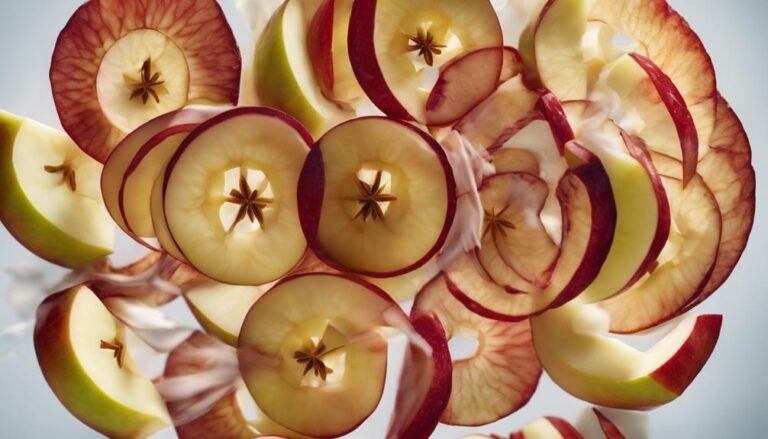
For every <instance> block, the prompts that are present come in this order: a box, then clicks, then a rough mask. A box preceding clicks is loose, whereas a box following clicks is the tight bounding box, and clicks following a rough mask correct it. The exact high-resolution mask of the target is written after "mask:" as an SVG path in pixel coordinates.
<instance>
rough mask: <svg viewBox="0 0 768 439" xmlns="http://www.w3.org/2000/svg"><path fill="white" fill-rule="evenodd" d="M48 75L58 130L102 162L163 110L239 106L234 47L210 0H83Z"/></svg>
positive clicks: (237, 60) (237, 61)
mask: <svg viewBox="0 0 768 439" xmlns="http://www.w3.org/2000/svg"><path fill="white" fill-rule="evenodd" d="M200 35H205V38H200ZM50 77H51V86H52V88H53V98H54V101H55V103H56V109H57V110H58V113H59V118H60V119H61V124H62V125H63V126H64V130H65V131H67V133H68V134H69V135H70V136H72V139H73V140H74V141H75V142H76V143H77V144H78V145H79V146H80V148H82V149H83V150H84V151H85V152H86V153H88V154H89V155H90V156H92V157H93V158H95V159H96V160H98V161H100V162H102V163H103V162H105V161H106V160H107V158H108V157H109V154H110V152H111V151H112V149H113V148H114V147H115V145H117V143H118V142H119V141H120V140H122V138H123V137H124V136H125V135H126V134H127V133H129V132H131V131H133V130H134V129H136V128H138V127H139V126H141V125H142V124H144V123H145V122H147V121H149V120H151V119H153V118H155V117H157V116H159V115H161V114H164V113H167V112H169V111H173V110H178V109H180V108H182V107H184V106H186V105H188V104H206V103H209V104H237V99H238V92H239V83H240V51H239V49H238V48H237V43H236V42H235V37H234V35H233V34H232V30H231V29H230V27H229V24H228V23H227V20H226V18H225V17H224V13H223V12H222V10H221V7H220V6H219V4H218V2H216V1H215V0H201V1H193V0H183V1H181V2H172V3H169V2H165V1H161V0H149V1H145V2H141V3H136V4H131V5H129V6H127V7H126V6H125V5H123V4H122V3H119V2H109V1H106V0H89V1H87V2H86V3H85V4H83V5H82V6H80V8H78V9H77V11H76V12H75V13H74V15H73V16H72V17H71V18H70V20H69V22H68V23H67V25H66V27H64V29H63V30H62V31H61V33H60V34H59V38H58V41H57V42H56V48H55V50H54V52H53V59H52V60H51V72H50Z"/></svg>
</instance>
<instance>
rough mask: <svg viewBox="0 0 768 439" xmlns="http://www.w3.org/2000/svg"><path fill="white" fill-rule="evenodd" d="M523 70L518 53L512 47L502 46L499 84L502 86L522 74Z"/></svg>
mask: <svg viewBox="0 0 768 439" xmlns="http://www.w3.org/2000/svg"><path fill="white" fill-rule="evenodd" d="M523 70H524V66H523V58H522V57H521V56H520V52H518V51H517V49H515V48H514V47H510V46H504V53H503V54H502V66H501V74H500V75H499V84H503V83H505V82H507V81H509V80H510V79H512V78H514V77H515V76H517V75H519V74H521V73H523Z"/></svg>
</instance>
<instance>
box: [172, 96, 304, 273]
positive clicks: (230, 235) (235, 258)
mask: <svg viewBox="0 0 768 439" xmlns="http://www.w3.org/2000/svg"><path fill="white" fill-rule="evenodd" d="M311 140H312V139H311V137H310V135H309V134H308V133H307V132H306V130H304V128H303V127H302V126H301V125H300V124H299V123H298V122H297V121H296V120H295V119H293V118H291V117H290V116H288V115H287V114H285V113H282V112H279V111H277V110H272V109H268V108H257V107H241V108H236V109H233V110H230V111H227V112H225V113H222V114H220V115H218V116H216V117H214V118H212V119H210V120H208V121H207V122H205V123H203V124H201V125H200V126H198V127H197V128H196V129H195V130H194V131H193V132H192V133H191V134H190V135H189V136H188V137H187V138H186V139H185V140H184V142H183V143H182V145H181V146H180V147H179V149H178V150H177V151H176V153H175V155H174V156H173V158H172V159H171V161H170V162H169V163H168V167H167V170H166V175H165V180H164V182H163V197H162V199H163V209H164V214H165V220H166V223H167V226H168V230H169V232H170V235H171V236H172V238H173V241H174V242H175V243H176V245H177V246H178V249H179V250H180V251H181V253H182V254H183V255H184V257H185V258H186V260H187V261H189V263H190V264H191V265H192V266H193V267H195V268H196V269H198V270H199V271H200V272H201V273H203V274H205V275H206V276H208V277H210V278H212V279H214V280H217V281H220V282H223V283H229V284H236V285H263V284H265V283H268V282H271V281H274V280H276V279H279V278H281V277H282V276H284V275H285V274H287V273H288V272H290V271H291V269H293V267H295V266H296V265H297V264H298V263H299V261H300V260H301V258H302V257H303V256H304V252H305V251H306V247H307V243H306V240H305V239H304V236H303V234H302V233H301V226H300V224H299V215H298V206H297V200H296V195H295V194H296V190H297V185H298V180H299V174H300V172H301V166H302V164H303V163H304V160H305V158H306V156H307V153H308V152H309V144H310V142H311Z"/></svg>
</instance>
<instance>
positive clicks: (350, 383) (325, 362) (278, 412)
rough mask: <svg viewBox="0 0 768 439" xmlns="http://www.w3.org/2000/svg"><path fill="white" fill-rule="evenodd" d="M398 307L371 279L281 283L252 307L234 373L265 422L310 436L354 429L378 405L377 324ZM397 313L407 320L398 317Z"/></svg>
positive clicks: (382, 369)
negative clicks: (244, 384) (261, 413)
mask: <svg viewBox="0 0 768 439" xmlns="http://www.w3.org/2000/svg"><path fill="white" fill-rule="evenodd" d="M393 312H394V313H402V310H400V308H399V307H398V306H397V304H396V303H395V302H393V301H392V299H390V298H389V297H388V296H387V295H386V293H384V292H383V291H381V290H379V289H378V288H376V287H374V286H373V285H371V284H368V283H364V282H358V281H354V280H351V279H348V278H345V277H341V276H337V275H330V274H310V275H299V276H296V277H292V278H289V279H287V280H284V281H282V282H281V283H279V284H278V285H277V286H275V287H274V288H273V289H271V290H270V291H269V292H267V293H266V294H265V295H264V296H262V297H261V298H260V299H259V300H257V301H256V303H255V304H254V305H253V307H252V308H251V310H250V311H249V312H248V315H247V316H246V318H245V322H244V323H243V328H242V331H241V333H240V339H239V341H238V343H239V356H240V370H241V372H242V375H243V379H244V380H245V383H246V385H247V386H248V389H249V390H250V392H251V395H252V396H253V398H254V400H255V401H256V404H257V405H258V406H259V408H260V409H261V410H263V411H264V413H265V414H266V415H267V416H269V417H270V418H271V419H274V420H275V421H276V422H278V423H280V424H282V425H283V426H285V427H286V428H289V429H291V430H293V431H296V432H299V433H302V434H306V435H308V436H314V437H330V436H333V437H337V436H341V435H344V434H346V433H348V432H350V431H352V430H354V429H355V428H356V427H357V426H358V425H360V424H361V423H362V422H363V421H364V420H365V419H366V418H367V417H368V416H369V415H370V414H371V413H372V412H373V411H374V410H375V409H376V406H377V405H378V404H379V400H380V399H381V395H382V392H383V386H384V379H385V375H386V368H387V340H386V338H385V337H384V336H383V334H382V333H381V332H380V329H379V328H381V327H387V326H390V323H388V321H389V320H390V314H391V313H393ZM403 318H406V317H405V316H403Z"/></svg>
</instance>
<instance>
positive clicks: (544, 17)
mask: <svg viewBox="0 0 768 439" xmlns="http://www.w3.org/2000/svg"><path fill="white" fill-rule="evenodd" d="M586 3H587V2H586V1H585V0H549V1H548V2H547V4H546V5H544V8H543V9H542V11H541V15H540V16H539V21H538V23H537V24H536V28H535V34H534V37H533V38H534V43H533V44H534V51H535V56H536V66H537V68H538V74H539V77H540V78H541V82H542V83H543V84H544V86H545V87H547V88H548V89H549V90H551V91H552V93H554V94H555V95H556V96H557V97H558V98H559V99H561V100H564V101H566V100H572V99H584V98H585V97H586V96H587V65H586V63H585V62H584V48H583V45H582V39H583V38H584V33H585V32H586V30H587V17H586V14H587V4H586Z"/></svg>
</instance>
